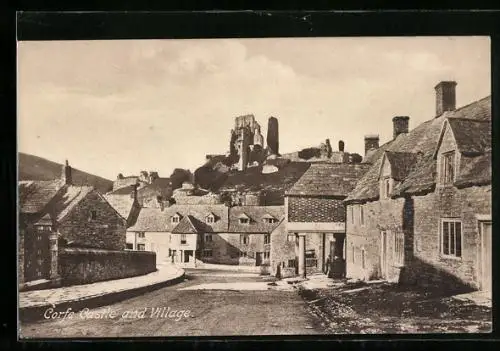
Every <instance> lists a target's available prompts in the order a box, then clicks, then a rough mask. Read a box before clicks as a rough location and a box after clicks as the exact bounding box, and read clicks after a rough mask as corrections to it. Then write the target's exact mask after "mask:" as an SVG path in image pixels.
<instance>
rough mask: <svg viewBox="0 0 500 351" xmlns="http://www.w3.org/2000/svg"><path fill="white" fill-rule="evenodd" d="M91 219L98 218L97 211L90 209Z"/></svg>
mask: <svg viewBox="0 0 500 351" xmlns="http://www.w3.org/2000/svg"><path fill="white" fill-rule="evenodd" d="M90 219H91V220H93V221H95V220H96V219H97V211H90Z"/></svg>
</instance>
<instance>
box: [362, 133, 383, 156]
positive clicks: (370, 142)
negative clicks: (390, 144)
mask: <svg viewBox="0 0 500 351" xmlns="http://www.w3.org/2000/svg"><path fill="white" fill-rule="evenodd" d="M379 140H380V138H379V136H378V134H370V135H365V156H366V154H367V153H368V151H369V150H371V149H378V146H379V145H378V144H379Z"/></svg>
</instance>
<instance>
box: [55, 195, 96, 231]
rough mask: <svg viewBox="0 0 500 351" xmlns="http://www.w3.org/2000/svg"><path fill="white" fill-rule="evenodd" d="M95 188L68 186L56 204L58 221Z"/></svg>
mask: <svg viewBox="0 0 500 351" xmlns="http://www.w3.org/2000/svg"><path fill="white" fill-rule="evenodd" d="M93 190H94V188H93V187H91V186H68V187H66V189H65V192H64V193H63V194H62V196H61V198H60V199H58V201H57V202H56V203H55V204H54V207H55V210H56V213H57V217H56V219H57V221H58V222H61V221H62V220H64V217H66V215H67V214H69V213H70V212H71V210H72V209H73V208H74V207H75V206H76V205H77V204H78V203H79V202H80V201H82V200H83V199H84V198H85V196H87V195H88V194H89V193H90V192H92V191H93Z"/></svg>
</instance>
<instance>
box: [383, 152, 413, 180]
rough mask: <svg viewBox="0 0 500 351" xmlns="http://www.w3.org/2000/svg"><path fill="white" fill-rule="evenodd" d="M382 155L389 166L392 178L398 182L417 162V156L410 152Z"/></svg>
mask: <svg viewBox="0 0 500 351" xmlns="http://www.w3.org/2000/svg"><path fill="white" fill-rule="evenodd" d="M384 155H385V157H386V159H387V160H388V161H389V163H390V165H391V176H392V178H394V179H395V180H398V181H399V180H403V179H405V178H406V177H407V176H408V174H409V173H410V171H411V168H412V167H413V166H414V165H415V162H416V161H417V154H416V153H412V152H393V151H386V152H385V153H384Z"/></svg>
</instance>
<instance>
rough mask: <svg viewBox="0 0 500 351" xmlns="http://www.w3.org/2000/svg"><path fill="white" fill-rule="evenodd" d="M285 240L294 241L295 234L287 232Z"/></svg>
mask: <svg viewBox="0 0 500 351" xmlns="http://www.w3.org/2000/svg"><path fill="white" fill-rule="evenodd" d="M286 241H288V242H294V241H295V234H288V235H287V236H286Z"/></svg>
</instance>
